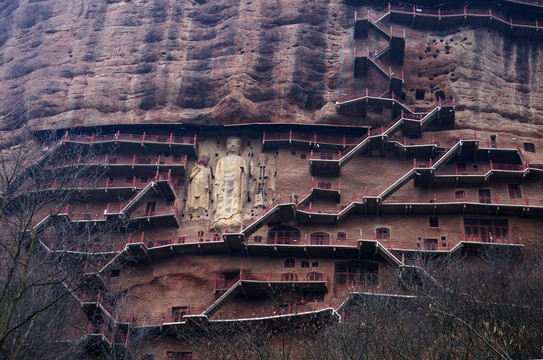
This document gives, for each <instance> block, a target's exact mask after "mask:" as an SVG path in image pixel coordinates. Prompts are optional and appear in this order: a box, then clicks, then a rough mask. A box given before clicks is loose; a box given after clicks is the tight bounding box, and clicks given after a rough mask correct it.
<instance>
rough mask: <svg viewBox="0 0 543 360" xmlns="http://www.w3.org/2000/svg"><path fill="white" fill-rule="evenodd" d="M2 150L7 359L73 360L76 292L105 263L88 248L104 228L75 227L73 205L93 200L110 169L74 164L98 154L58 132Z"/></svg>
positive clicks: (0, 282) (1, 320)
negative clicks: (48, 359)
mask: <svg viewBox="0 0 543 360" xmlns="http://www.w3.org/2000/svg"><path fill="white" fill-rule="evenodd" d="M2 144H4V145H2V147H1V148H0V196H1V200H0V201H1V203H0V228H1V231H0V353H1V354H2V355H1V357H3V358H10V359H18V358H29V357H30V358H32V357H38V356H40V357H42V356H44V355H47V356H52V357H56V358H61V357H67V358H70V357H73V356H74V352H72V350H73V351H76V350H74V349H76V347H68V346H66V344H67V343H66V340H67V339H68V340H70V339H72V340H76V339H78V338H79V336H80V335H81V334H82V329H81V328H80V326H81V323H80V322H79V323H78V322H77V321H75V320H74V319H75V318H77V314H78V313H80V305H79V304H78V303H77V301H74V298H73V297H72V293H73V292H74V291H77V290H79V289H80V288H81V287H83V286H85V281H84V277H83V268H84V265H85V264H88V266H93V265H94V264H95V263H96V262H97V261H100V258H103V256H104V254H103V252H100V251H98V252H99V253H100V254H99V255H96V254H93V251H89V250H88V249H89V246H90V245H91V244H94V240H95V239H96V238H97V237H98V236H100V237H102V236H104V235H103V234H104V231H103V230H105V229H104V228H100V227H96V226H93V225H91V223H90V222H80V223H74V222H72V221H70V215H71V212H70V209H69V207H67V205H68V203H72V202H74V201H75V202H80V201H85V200H87V199H88V196H89V193H88V192H87V189H90V188H91V187H92V186H93V182H94V181H96V180H97V179H98V178H99V177H100V176H101V175H102V174H103V171H104V169H102V168H98V167H94V168H92V167H85V166H83V167H77V166H73V165H72V164H73V161H74V159H78V158H80V159H81V158H83V159H84V158H85V157H88V156H92V152H93V151H94V150H91V149H89V148H88V147H87V148H85V147H84V146H77V145H73V144H72V145H69V144H63V143H62V142H61V141H59V138H58V137H56V135H55V134H47V135H44V134H42V136H41V138H38V137H36V136H34V135H31V134H30V133H29V132H28V131H24V132H21V131H19V137H18V138H17V141H11V142H2ZM98 234H100V235H98ZM74 238H77V242H75V241H71V240H73V239H74ZM71 316H74V318H72V317H71ZM72 320H73V321H72ZM72 343H74V344H75V342H72ZM59 344H63V345H62V346H59Z"/></svg>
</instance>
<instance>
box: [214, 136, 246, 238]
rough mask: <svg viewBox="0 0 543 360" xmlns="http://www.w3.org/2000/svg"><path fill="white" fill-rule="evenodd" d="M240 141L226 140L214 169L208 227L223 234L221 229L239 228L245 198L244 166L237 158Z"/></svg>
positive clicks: (236, 138)
mask: <svg viewBox="0 0 543 360" xmlns="http://www.w3.org/2000/svg"><path fill="white" fill-rule="evenodd" d="M241 143H242V140H241V138H239V137H234V136H231V137H228V138H227V139H226V156H225V157H223V158H221V159H219V161H218V162H217V168H216V169H215V181H214V184H213V201H214V203H215V211H214V214H213V222H212V226H211V228H212V229H213V230H215V232H218V233H221V232H224V230H225V228H227V227H229V228H237V227H239V226H241V222H242V216H243V205H244V203H245V201H246V199H247V166H246V163H245V159H243V158H242V157H241V156H239V154H240V151H241Z"/></svg>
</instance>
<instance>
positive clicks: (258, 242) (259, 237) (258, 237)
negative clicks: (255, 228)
mask: <svg viewBox="0 0 543 360" xmlns="http://www.w3.org/2000/svg"><path fill="white" fill-rule="evenodd" d="M253 242H255V243H257V244H260V243H261V242H262V236H260V235H255V236H254V237H253Z"/></svg>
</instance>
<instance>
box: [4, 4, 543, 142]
mask: <svg viewBox="0 0 543 360" xmlns="http://www.w3.org/2000/svg"><path fill="white" fill-rule="evenodd" d="M384 6H385V4H384V3H383V4H382V5H379V6H376V7H375V8H374V9H376V10H377V9H380V8H382V7H384ZM361 9H366V8H360V7H354V6H352V5H348V4H346V3H345V1H344V0H296V1H292V0H272V1H267V0H215V1H205V0H197V1H178V0H153V1H150V0H82V1H79V2H77V1H70V0H4V1H2V2H0V94H2V95H1V97H0V130H7V129H10V128H13V126H15V125H17V126H20V125H22V124H24V123H29V124H31V125H35V126H37V127H38V128H54V127H72V126H81V125H85V126H91V125H103V124H111V123H124V124H130V123H180V122H183V123H194V124H222V123H241V122H296V123H322V122H326V123H338V124H339V123H342V124H345V123H348V124H361V123H363V122H364V120H362V119H357V118H352V117H345V116H339V115H337V114H336V112H335V108H334V106H333V103H334V101H335V100H336V99H337V96H338V95H339V94H341V93H348V92H352V91H356V90H357V89H358V90H361V89H363V88H365V87H369V88H370V89H371V88H375V87H379V86H382V85H383V84H382V81H381V82H380V80H379V79H374V78H375V74H373V75H371V74H370V76H369V77H368V78H362V79H354V78H353V74H352V56H353V50H354V44H355V41H354V40H353V18H354V12H355V11H356V10H358V11H360V10H361ZM397 26H402V25H397ZM372 40H375V41H374V42H375V43H376V42H378V39H376V36H375V34H373V35H371V34H370V37H369V38H368V40H367V42H368V46H377V45H376V44H373V43H372ZM541 46H542V44H541V43H540V42H531V41H529V40H522V39H521V40H518V39H511V38H509V37H507V35H506V34H502V33H499V32H497V31H494V30H490V31H489V30H488V29H487V28H484V27H480V28H459V29H457V28H455V29H447V30H445V31H440V32H439V33H435V32H431V31H420V30H414V29H409V28H407V43H406V61H405V64H404V66H403V68H401V69H398V71H401V70H403V71H404V72H405V74H406V82H405V86H404V89H405V91H406V101H408V102H410V103H415V102H416V103H418V104H421V105H422V104H424V103H431V102H435V98H436V94H438V95H444V96H445V97H446V98H450V97H455V98H456V101H457V105H458V111H457V123H458V125H459V127H469V128H478V129H493V128H494V129H495V128H496V127H500V128H501V129H503V130H504V131H508V130H511V131H522V132H523V133H524V134H526V135H535V134H538V133H539V132H541V130H539V129H538V127H537V126H536V125H538V124H541V123H542V122H543V117H542V111H543V94H542V91H541V85H540V83H541V80H542V78H543V74H542V71H543V63H542V62H541V61H540V53H541ZM377 77H378V76H377ZM415 89H424V90H425V91H426V95H425V99H424V100H417V101H416V100H415ZM438 91H442V92H443V94H442V93H437V92H438ZM519 123H522V127H519V126H518V125H519Z"/></svg>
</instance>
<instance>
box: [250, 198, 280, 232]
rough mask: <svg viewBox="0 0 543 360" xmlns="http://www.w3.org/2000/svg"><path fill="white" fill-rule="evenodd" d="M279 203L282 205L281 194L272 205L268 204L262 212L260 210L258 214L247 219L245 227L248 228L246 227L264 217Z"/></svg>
mask: <svg viewBox="0 0 543 360" xmlns="http://www.w3.org/2000/svg"><path fill="white" fill-rule="evenodd" d="M277 205H281V197H280V196H278V197H277V199H276V200H275V201H274V202H273V203H272V204H271V205H266V206H265V207H264V209H263V210H262V211H261V212H259V213H258V214H256V215H255V216H253V217H252V218H250V219H248V220H245V221H244V222H243V228H246V227H248V226H250V225H251V224H253V223H255V222H256V221H257V220H259V219H261V218H262V217H264V216H265V215H266V214H267V213H268V212H270V211H271V210H273V208H274V207H275V206H277Z"/></svg>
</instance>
